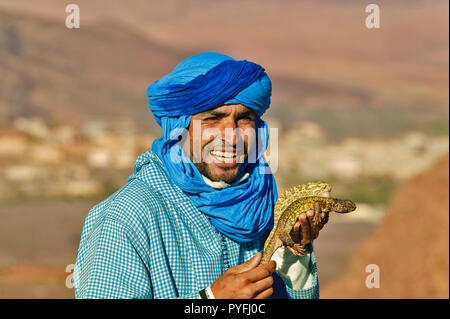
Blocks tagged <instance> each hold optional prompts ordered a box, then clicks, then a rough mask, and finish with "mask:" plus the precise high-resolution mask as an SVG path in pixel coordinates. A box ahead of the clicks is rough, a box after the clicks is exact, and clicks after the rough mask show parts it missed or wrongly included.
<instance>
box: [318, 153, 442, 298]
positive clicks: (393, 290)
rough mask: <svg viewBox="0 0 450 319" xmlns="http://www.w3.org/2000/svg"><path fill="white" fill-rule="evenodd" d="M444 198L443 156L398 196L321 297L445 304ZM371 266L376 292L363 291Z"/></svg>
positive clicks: (325, 288) (402, 189)
mask: <svg viewBox="0 0 450 319" xmlns="http://www.w3.org/2000/svg"><path fill="white" fill-rule="evenodd" d="M448 194H449V156H448V154H447V155H446V156H444V157H442V158H441V159H440V160H439V161H437V162H436V163H435V165H433V166H432V167H431V168H429V169H427V170H425V171H424V172H423V173H420V174H418V175H416V176H415V177H413V178H411V179H409V180H408V181H407V182H406V183H405V184H404V185H403V187H401V188H400V189H399V190H398V192H397V193H396V195H395V196H394V198H393V200H392V202H391V204H390V206H389V208H388V210H387V213H386V216H385V221H384V223H383V224H382V225H381V226H380V227H379V229H377V230H376V231H375V232H374V233H373V234H372V235H371V236H370V237H369V238H368V239H367V240H366V241H365V242H364V243H363V244H362V245H361V246H360V249H359V251H358V252H357V253H356V254H355V256H354V257H353V260H352V262H351V266H350V267H349V269H348V271H347V273H346V274H345V275H344V276H343V278H340V279H338V280H337V281H336V282H334V283H333V284H331V285H330V286H328V287H323V288H324V289H323V290H322V295H321V297H322V298H449V195H448ZM369 264H376V265H378V266H379V269H380V288H371V289H368V288H367V287H366V285H365V280H366V277H367V276H368V275H369V273H366V272H365V269H366V266H367V265H369Z"/></svg>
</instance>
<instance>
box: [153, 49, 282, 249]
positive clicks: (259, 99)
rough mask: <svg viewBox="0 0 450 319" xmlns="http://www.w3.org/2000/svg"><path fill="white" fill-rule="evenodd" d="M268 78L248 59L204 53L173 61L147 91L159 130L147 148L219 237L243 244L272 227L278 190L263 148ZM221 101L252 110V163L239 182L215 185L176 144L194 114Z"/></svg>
mask: <svg viewBox="0 0 450 319" xmlns="http://www.w3.org/2000/svg"><path fill="white" fill-rule="evenodd" d="M271 91H272V87H271V82H270V79H269V77H268V76H267V74H266V73H265V72H264V69H263V68H262V67H261V66H259V65H258V64H255V63H253V62H249V61H245V60H244V61H236V60H234V59H233V58H231V57H229V56H226V55H223V54H219V53H215V52H207V53H200V54H196V55H194V56H192V57H190V58H188V59H186V60H184V61H182V62H181V63H180V64H178V65H177V66H176V67H175V69H174V70H173V71H172V73H170V74H168V75H166V76H164V77H163V78H161V79H160V80H158V81H155V82H153V83H152V84H151V85H150V86H149V87H148V89H147V95H148V100H149V106H150V109H151V111H152V113H153V115H154V117H155V119H156V121H157V123H158V124H159V125H160V126H161V127H162V129H163V136H162V137H161V138H159V139H157V140H155V141H154V142H153V145H152V150H153V151H154V152H155V153H156V154H157V155H158V157H159V158H160V159H161V160H162V162H163V163H164V166H165V167H166V169H167V172H168V174H169V176H170V178H171V179H172V180H173V182H174V183H175V184H176V185H177V186H178V187H179V188H180V189H181V190H182V191H183V192H184V193H185V194H186V195H187V196H188V197H189V198H190V199H191V201H192V202H193V203H194V205H195V206H196V207H197V208H198V209H199V210H200V211H201V212H202V213H204V214H205V215H207V216H208V217H209V219H210V221H211V223H212V224H213V225H214V226H215V227H216V228H217V229H218V230H219V231H220V232H221V233H222V234H224V235H226V236H228V237H229V238H231V239H233V240H235V241H237V242H248V241H252V240H255V239H256V238H258V237H259V236H261V235H262V234H263V233H264V232H265V231H266V230H268V229H271V228H272V227H273V208H274V205H275V201H276V199H277V189H276V184H275V180H274V178H273V175H272V174H271V173H269V174H268V173H267V172H270V169H269V168H268V165H267V162H266V160H265V158H264V155H263V152H264V151H265V149H266V148H267V145H268V138H269V137H268V128H267V124H266V123H265V122H264V121H263V120H262V119H261V118H260V116H261V115H262V114H263V113H264V112H265V111H266V109H267V108H268V107H269V106H270V96H271ZM224 104H242V105H244V106H246V107H248V108H251V109H253V110H254V111H255V112H256V114H257V120H256V127H257V129H258V133H257V139H258V146H259V147H258V149H257V156H256V159H257V160H256V163H245V164H244V165H243V170H245V171H246V172H248V173H249V174H250V175H249V178H247V179H246V180H245V181H243V182H242V183H240V184H238V185H234V186H230V187H227V188H224V189H214V188H213V187H211V186H209V185H207V184H206V183H205V181H204V179H203V177H202V175H201V173H200V172H199V170H198V169H197V167H196V166H195V165H194V163H192V161H191V160H190V159H189V158H188V156H187V155H186V154H185V153H184V151H183V149H182V147H181V145H180V144H179V139H178V136H179V135H181V134H182V133H183V131H184V130H185V129H186V128H188V127H189V124H190V122H191V119H192V115H193V114H197V113H200V112H204V111H206V110H209V109H213V108H215V107H218V106H221V105H224Z"/></svg>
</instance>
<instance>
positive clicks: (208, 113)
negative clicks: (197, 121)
mask: <svg viewBox="0 0 450 319" xmlns="http://www.w3.org/2000/svg"><path fill="white" fill-rule="evenodd" d="M201 115H203V116H208V115H214V116H227V115H228V113H226V112H220V111H214V110H209V111H205V112H203V113H202V114H201Z"/></svg>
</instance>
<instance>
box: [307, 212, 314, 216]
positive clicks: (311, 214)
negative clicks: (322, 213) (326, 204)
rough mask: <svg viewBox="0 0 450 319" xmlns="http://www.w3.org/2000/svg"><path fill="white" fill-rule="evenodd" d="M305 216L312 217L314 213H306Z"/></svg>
mask: <svg viewBox="0 0 450 319" xmlns="http://www.w3.org/2000/svg"><path fill="white" fill-rule="evenodd" d="M306 214H308V216H310V217H311V216H314V213H313V212H307V213H306Z"/></svg>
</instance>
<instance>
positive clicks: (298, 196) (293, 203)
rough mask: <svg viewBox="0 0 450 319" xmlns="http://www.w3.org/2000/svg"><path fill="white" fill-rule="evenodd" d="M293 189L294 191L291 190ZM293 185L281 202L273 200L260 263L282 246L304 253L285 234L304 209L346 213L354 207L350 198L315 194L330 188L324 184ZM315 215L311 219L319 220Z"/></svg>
mask: <svg viewBox="0 0 450 319" xmlns="http://www.w3.org/2000/svg"><path fill="white" fill-rule="evenodd" d="M296 188H297V191H295V189H296ZM296 188H293V189H290V190H288V191H286V192H285V193H284V194H283V195H282V196H280V198H279V201H280V200H281V202H280V203H278V201H277V204H276V205H275V213H274V215H275V219H274V227H273V229H272V231H271V232H270V234H269V236H268V237H267V240H266V242H265V244H264V251H263V257H262V259H261V262H260V264H265V263H267V262H269V261H270V259H271V257H272V255H273V253H274V252H275V250H277V249H278V248H279V247H281V246H283V245H284V246H286V247H287V248H288V249H289V250H290V251H291V252H292V253H293V254H294V255H297V256H301V257H303V256H304V254H305V251H306V250H305V248H304V247H303V246H302V245H300V244H297V243H295V242H294V241H293V240H292V238H291V236H290V235H289V232H290V231H291V229H292V227H293V226H294V224H295V222H296V221H297V219H298V217H299V215H300V214H301V213H304V212H307V211H308V210H319V209H320V210H321V211H322V212H324V213H327V212H331V211H334V212H336V213H349V212H352V211H354V210H355V209H356V205H355V204H354V203H353V202H352V201H350V200H343V199H337V198H326V197H319V196H317V195H318V192H323V191H330V190H331V186H329V185H328V184H326V183H323V182H316V183H308V184H307V185H300V186H297V187H296ZM305 189H309V191H305ZM301 190H303V192H301ZM286 194H288V195H286ZM289 195H290V196H289ZM305 195H306V196H305ZM308 195H310V196H308ZM311 195H313V196H311ZM314 195H315V196H314ZM287 204H288V205H287ZM286 206H287V207H286ZM280 207H283V208H284V209H282V210H281V211H280ZM318 218H320V217H317V216H315V219H314V220H313V222H314V223H318V222H320V220H318Z"/></svg>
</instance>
